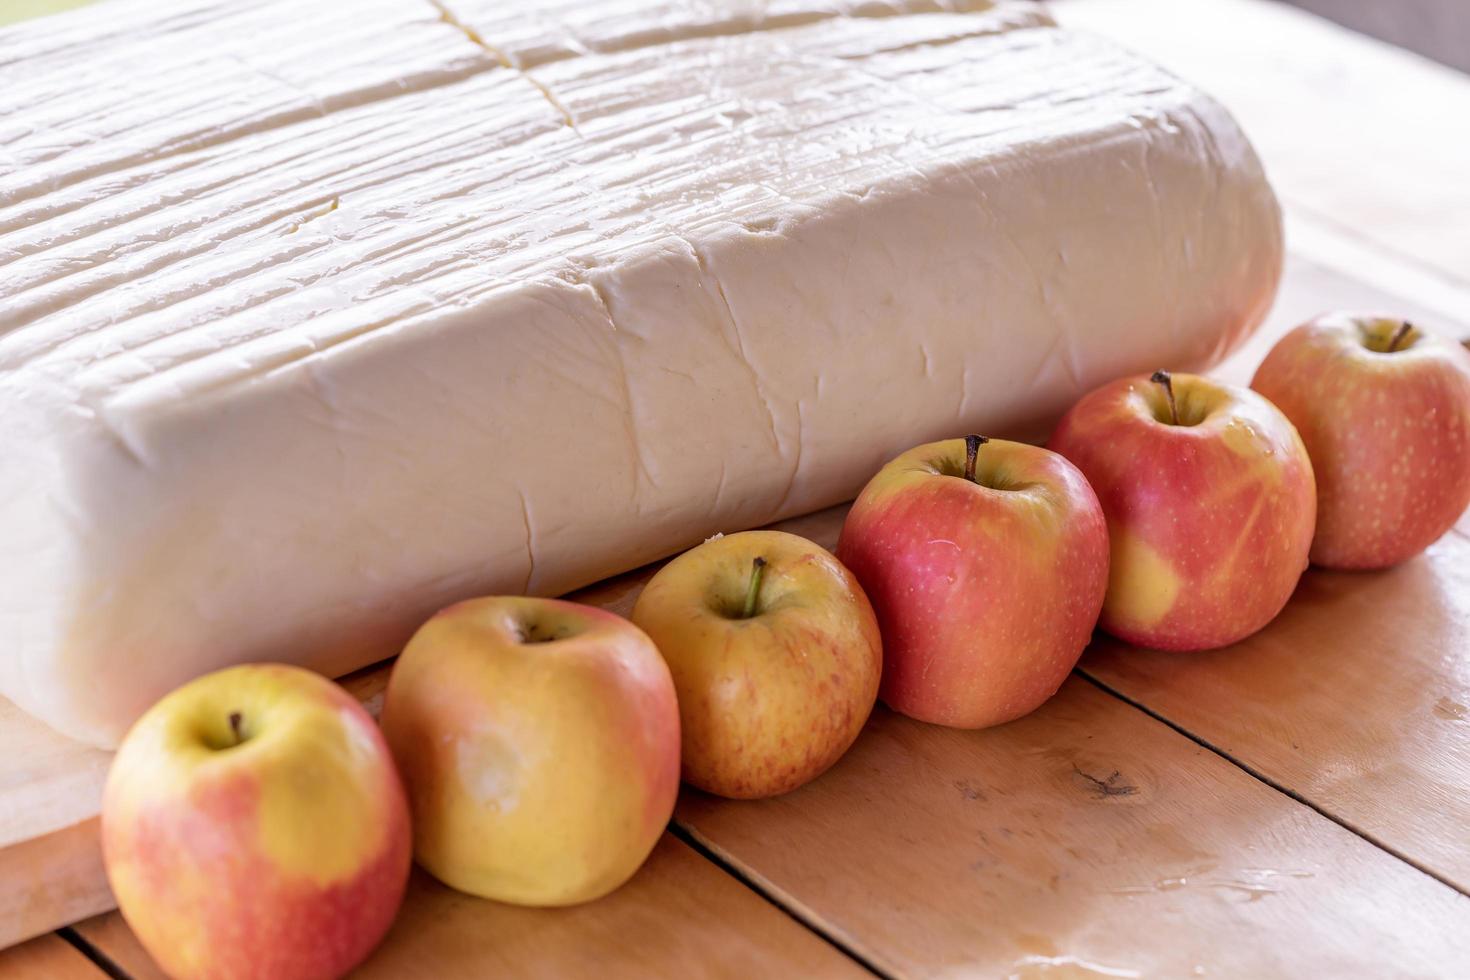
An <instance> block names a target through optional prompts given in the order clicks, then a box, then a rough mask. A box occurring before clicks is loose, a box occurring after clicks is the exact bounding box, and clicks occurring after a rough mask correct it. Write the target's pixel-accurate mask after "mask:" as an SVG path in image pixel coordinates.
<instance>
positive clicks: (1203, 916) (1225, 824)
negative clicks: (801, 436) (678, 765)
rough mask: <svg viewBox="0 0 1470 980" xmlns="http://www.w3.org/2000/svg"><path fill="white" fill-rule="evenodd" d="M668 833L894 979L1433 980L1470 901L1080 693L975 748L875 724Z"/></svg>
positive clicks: (1091, 693)
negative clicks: (798, 781) (733, 869)
mask: <svg viewBox="0 0 1470 980" xmlns="http://www.w3.org/2000/svg"><path fill="white" fill-rule="evenodd" d="M677 819H678V820H679V822H680V823H681V824H683V825H685V826H687V827H689V828H690V830H691V831H692V832H693V833H694V834H695V835H697V837H698V838H699V839H700V840H701V841H703V842H705V843H706V844H707V845H708V846H710V847H711V848H713V849H715V850H716V851H717V852H718V853H720V854H722V855H725V856H727V857H728V858H729V859H730V860H732V861H734V862H736V863H738V864H739V865H740V866H742V867H744V868H747V869H749V871H750V873H751V874H752V875H753V876H755V877H757V879H758V880H759V881H760V882H761V883H763V884H764V885H765V886H766V887H768V888H769V889H771V890H772V891H773V892H774V893H775V894H777V895H778V896H779V897H780V898H781V900H782V901H783V902H788V903H790V904H791V906H792V907H794V908H797V909H800V910H802V912H803V914H805V915H806V916H809V917H810V918H811V919H812V920H813V921H817V922H820V923H822V924H823V927H824V928H826V929H829V930H830V931H831V934H832V935H834V936H835V937H836V938H838V940H839V941H841V942H842V943H843V944H845V945H849V946H850V947H851V948H852V949H855V950H857V951H858V952H859V953H861V954H862V955H863V956H864V957H865V958H867V959H869V960H870V961H871V962H874V963H876V964H877V965H878V966H879V967H881V968H883V969H885V970H887V971H890V972H893V973H896V974H900V975H904V976H958V975H974V976H1040V975H1043V974H1050V973H1051V971H1053V970H1061V972H1063V973H1064V974H1065V973H1066V972H1067V971H1068V970H1069V969H1070V971H1071V972H1072V974H1073V975H1079V976H1080V975H1087V976H1096V975H1101V976H1113V977H1140V976H1149V977H1152V976H1167V977H1188V976H1227V977H1254V978H1265V977H1302V976H1331V977H1382V976H1453V975H1455V974H1456V973H1457V972H1458V971H1459V970H1461V969H1462V968H1463V965H1464V963H1465V959H1464V954H1465V951H1466V944H1465V938H1464V937H1465V936H1466V935H1467V934H1470V899H1467V898H1466V897H1465V896H1463V895H1460V894H1459V893H1457V892H1455V891H1454V890H1452V889H1450V888H1448V887H1446V886H1445V885H1443V884H1441V883H1439V882H1437V881H1435V880H1434V879H1432V878H1430V877H1428V876H1427V875H1424V874H1421V873H1420V872H1418V871H1416V870H1414V869H1413V868H1411V867H1409V866H1408V865H1406V864H1404V863H1402V862H1400V861H1398V860H1396V859H1394V858H1393V857H1391V856H1390V855H1388V854H1386V853H1385V852H1383V851H1381V850H1379V849H1378V848H1375V847H1373V846H1371V845H1370V844H1368V843H1366V842H1364V841H1363V840H1361V839H1360V838H1358V837H1355V836H1354V835H1353V834H1351V833H1349V832H1348V831H1346V830H1344V829H1342V828H1341V827H1339V826H1337V825H1336V824H1334V823H1332V822H1331V821H1329V820H1326V819H1324V818H1323V817H1321V816H1320V815H1318V814H1317V813H1315V812H1313V811H1312V810H1310V809H1309V808H1307V807H1305V806H1302V805H1300V804H1298V803H1295V802H1293V801H1292V800H1291V799H1290V798H1288V797H1286V796H1283V795H1282V794H1280V793H1278V792H1276V791H1275V790H1273V789H1271V788H1270V787H1268V786H1266V785H1265V784H1263V783H1261V782H1260V781H1258V780H1256V779H1254V778H1252V777H1251V776H1249V775H1248V774H1246V773H1244V772H1243V771H1241V770H1240V769H1239V768H1237V767H1235V766H1233V765H1231V764H1230V763H1229V762H1226V761H1225V760H1223V759H1221V758H1220V757H1219V756H1217V755H1215V754H1213V753H1211V752H1209V751H1208V750H1206V749H1204V748H1201V747H1200V746H1199V745H1197V744H1195V743H1194V742H1192V741H1191V740H1190V739H1188V738H1186V737H1185V736H1183V735H1180V734H1178V733H1176V732H1174V731H1172V730H1171V729H1169V728H1168V727H1166V726H1165V725H1163V724H1161V723H1160V722H1157V721H1155V720H1153V719H1152V718H1149V717H1148V716H1147V715H1145V714H1144V713H1142V712H1140V711H1138V710H1137V709H1134V708H1132V707H1130V706H1128V705H1126V704H1124V703H1122V702H1120V701H1118V700H1117V699H1116V698H1113V697H1111V696H1110V695H1108V694H1106V693H1104V692H1102V691H1101V690H1098V689H1097V688H1095V687H1093V686H1092V685H1090V684H1089V683H1087V682H1086V681H1084V680H1081V679H1079V678H1076V677H1074V678H1072V679H1071V680H1069V681H1068V682H1067V683H1066V684H1065V685H1064V686H1063V688H1062V691H1061V692H1060V693H1059V694H1058V695H1057V697H1055V698H1053V699H1052V700H1051V701H1049V702H1048V703H1047V704H1046V705H1044V706H1043V707H1042V708H1041V709H1040V710H1039V711H1037V712H1036V713H1034V714H1032V715H1030V716H1028V717H1026V718H1024V719H1022V720H1020V721H1017V722H1013V723H1012V724H1009V725H1005V726H1002V727H1000V728H995V729H990V730H988V731H982V732H960V731H952V730H947V729H943V728H938V727H934V726H929V725H923V724H920V723H918V722H913V721H910V720H908V719H905V718H901V717H899V716H897V715H894V714H891V713H889V712H887V711H886V710H881V709H880V711H879V712H878V713H877V714H876V715H875V716H874V718H873V719H872V721H871V722H870V723H869V726H868V729H867V731H866V732H865V733H864V734H863V736H862V737H861V738H860V739H859V740H858V742H857V744H856V745H855V746H854V748H853V750H852V751H851V752H850V753H849V754H848V755H847V756H846V757H845V758H844V759H843V760H842V761H841V762H839V763H838V764H837V766H836V767H835V768H834V769H832V770H831V771H829V772H828V773H827V774H826V775H825V776H824V777H822V778H821V779H819V780H817V781H816V782H814V783H812V784H810V785H808V786H806V787H804V788H802V789H800V790H797V791H796V792H795V793H792V794H790V795H789V796H786V797H782V798H778V799H775V800H768V801H762V802H757V803H737V802H730V801H723V800H717V799H714V798H712V797H706V796H702V795H697V794H693V793H689V794H686V796H685V797H684V799H683V800H682V801H681V804H680V807H679V809H678V811H677Z"/></svg>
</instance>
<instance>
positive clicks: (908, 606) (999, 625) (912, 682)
mask: <svg viewBox="0 0 1470 980" xmlns="http://www.w3.org/2000/svg"><path fill="white" fill-rule="evenodd" d="M837 555H838V557H839V558H841V559H842V561H843V562H844V563H846V564H847V566H848V567H849V568H851V569H852V571H853V574H855V575H856V576H857V578H858V581H859V582H861V583H862V585H863V588H864V589H865V590H866V591H867V593H868V598H869V599H871V600H872V602H873V607H874V609H875V610H876V611H877V614H878V623H879V625H880V626H881V628H882V632H883V648H884V661H883V686H882V695H881V696H882V698H883V700H884V701H885V702H886V703H887V704H888V705H889V706H890V707H892V708H894V709H895V710H897V711H900V712H902V713H904V714H906V715H909V716H910V717H913V718H918V719H920V720H921V721H929V722H935V723H937V724H941V725H949V726H952V727H956V728H983V727H986V726H988V725H998V724H1001V723H1002V722H1006V721H1010V720H1012V719H1014V718H1019V717H1020V716H1022V715H1024V714H1026V713H1028V712H1030V711H1032V710H1034V709H1035V708H1036V707H1037V706H1039V705H1040V704H1041V703H1042V702H1043V701H1045V700H1046V699H1047V698H1049V697H1051V696H1052V695H1053V694H1055V693H1056V691H1057V688H1058V687H1060V686H1061V683H1062V681H1063V680H1065V679H1066V676H1067V674H1068V672H1070V671H1071V669H1072V667H1073V666H1074V665H1075V664H1076V663H1077V658H1078V657H1080V656H1081V655H1082V650H1083V648H1084V647H1085V646H1086V645H1087V641H1088V639H1089V638H1090V637H1091V635H1092V628H1093V625H1094V624H1095V623H1096V622H1097V614H1098V608H1099V607H1100V606H1101V605H1102V600H1103V591H1104V589H1105V588H1106V586H1107V581H1108V538H1107V528H1106V525H1105V524H1104V521H1103V515H1102V511H1101V510H1100V509H1099V507H1098V502H1097V498H1096V497H1095V496H1094V495H1093V492H1092V489H1091V488H1090V487H1088V485H1087V481H1086V480H1085V479H1083V477H1082V474H1081V473H1079V472H1078V471H1077V469H1076V467H1074V466H1072V465H1071V464H1070V463H1068V462H1067V461H1066V460H1065V459H1063V458H1062V457H1060V456H1058V455H1057V454H1055V453H1051V452H1048V451H1046V450H1045V449H1040V448H1038V447H1036V446H1027V445H1023V444H1021V443H1015V442H1001V441H987V440H985V439H982V438H981V437H979V436H971V437H969V438H968V439H952V440H949V441H946V442H935V443H930V444H928V445H924V446H919V447H918V448H916V449H911V450H909V451H908V452H906V453H904V454H903V455H901V456H899V457H898V458H896V459H894V460H893V461H892V462H890V463H888V464H887V465H886V466H884V467H883V469H882V470H880V471H879V472H878V474H877V475H876V476H874V477H873V479H872V480H871V481H870V482H869V483H868V485H867V486H866V487H865V488H864V489H863V491H862V493H861V494H860V495H859V496H858V498H857V501H856V502H855V503H854V504H853V505H852V510H851V511H849V512H848V515H847V521H846V523H845V524H844V525H843V528H842V537H841V539H840V541H839V543H838V546H837Z"/></svg>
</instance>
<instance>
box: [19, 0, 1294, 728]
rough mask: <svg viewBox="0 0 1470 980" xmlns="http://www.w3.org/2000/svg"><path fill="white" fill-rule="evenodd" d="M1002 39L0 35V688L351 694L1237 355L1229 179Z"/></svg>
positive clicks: (853, 23)
mask: <svg viewBox="0 0 1470 980" xmlns="http://www.w3.org/2000/svg"><path fill="white" fill-rule="evenodd" d="M987 7H988V5H987V4H985V3H980V2H974V0H971V2H969V3H963V2H958V0H949V2H936V0H889V2H884V3H878V2H857V0H771V2H768V3H745V4H740V3H735V4H728V3H716V2H713V0H707V2H704V3H674V2H671V0H617V2H615V3H610V4H597V5H594V4H585V3H580V2H572V0H543V2H539V3H527V4H516V5H512V4H504V3H498V2H497V3H488V2H483V3H474V2H468V0H466V2H463V3H462V4H455V3H452V2H451V3H449V4H447V5H437V4H432V3H427V2H423V0H371V2H367V3H346V2H345V0H344V2H341V3H320V4H307V5H301V4H294V3H287V2H285V0H275V2H265V3H259V4H254V5H249V4H235V3H227V2H223V0H172V2H169V3H153V2H146V3H145V2H142V0H121V2H118V0H114V2H112V3H110V4H105V5H103V6H100V7H97V8H93V9H88V10H82V11H79V12H77V13H75V14H71V15H63V16H61V17H58V18H54V19H51V20H50V21H49V22H47V21H38V22H35V23H33V24H29V25H22V26H21V27H19V28H15V29H11V30H7V31H0V444H3V445H0V449H3V453H4V458H5V460H6V463H5V466H4V468H3V469H0V541H3V544H0V631H3V632H4V634H5V635H6V637H7V638H8V641H9V643H8V650H7V651H6V652H5V653H4V654H0V692H3V693H4V694H5V695H7V696H8V697H10V698H12V699H14V700H15V701H16V702H17V703H19V704H20V705H21V706H22V707H24V708H26V709H27V710H30V711H32V712H34V713H36V714H38V715H40V716H41V717H42V718H44V719H45V720H47V721H48V722H50V723H51V724H53V725H55V726H56V727H58V728H60V729H62V730H63V731H65V732H67V733H69V734H71V735H74V736H76V737H79V738H83V739H86V740H88V741H92V742H96V743H99V744H110V743H113V742H115V741H116V739H117V738H118V737H120V735H121V733H122V732H123V731H124V730H125V727H126V725H127V724H128V723H129V722H130V721H131V720H132V719H133V718H134V717H136V716H137V714H139V713H140V712H141V711H142V710H143V709H144V708H146V707H147V706H148V704H150V703H151V702H152V701H153V700H154V699H156V698H157V697H158V696H160V695H161V694H162V693H164V692H165V691H167V690H168V689H170V688H171V687H173V686H175V685H176V684H178V683H180V682H182V681H184V680H186V679H188V678H189V677H192V676H195V675H197V674H199V673H202V672H204V671H206V670H209V669H212V668H215V667H219V666H223V665H225V664H229V663H234V662H239V661H242V660H250V659H268V660H284V661H290V662H296V663H301V664H305V665H308V666H311V667H314V668H317V669H319V670H322V671H324V672H327V673H329V674H340V673H344V672H346V671H348V670H351V669H354V668H356V667H360V666H363V665H365V664H368V663H371V662H373V661H375V660H378V659H381V658H383V657H385V656H388V655H391V654H392V653H394V652H396V651H397V649H398V648H399V646H400V645H401V644H402V642H403V641H404V639H405V638H406V637H407V636H408V635H409V633H411V632H412V630H413V629H414V628H415V627H416V626H417V625H418V623H419V622H421V621H422V619H423V618H424V617H425V616H427V615H428V614H429V613H431V612H433V611H434V610H435V609H436V608H438V607H440V606H442V605H444V604H446V603H448V602H451V601H454V600H456V599H460V598H463V597H466V596H469V595H474V594H482V593H493V592H528V593H537V594H556V593H561V592H564V591H567V590H569V589H572V588H575V587H577V586H579V585H583V584H586V583H588V582H591V581H595V580H597V579H600V578H603V577H605V576H607V575H609V574H613V573H615V572H619V571H623V570H626V569H629V568H632V567H635V566H638V565H640V564H643V563H645V562H647V561H650V560H653V559H655V558H658V557H660V556H663V555H667V554H669V553H671V552H673V551H675V550H677V549H679V548H682V547H685V546H688V545H691V544H694V543H697V542H698V541H699V540H701V539H703V538H705V537H707V536H709V535H710V534H712V533H714V532H717V531H722V530H734V529H738V528H742V527H749V526H754V525H759V524H762V523H766V522H768V521H771V520H774V519H777V518H780V517H784V516H790V515H793V514H797V513H802V512H806V511H810V510H813V509H816V508H819V507H822V506H826V505H829V504H832V503H836V502H838V501H840V500H843V499H845V498H847V497H849V496H851V495H852V494H853V493H854V492H855V491H856V490H857V489H858V488H859V487H860V486H861V485H862V483H863V482H864V481H865V480H866V479H867V478H868V477H869V476H870V475H871V474H872V473H873V472H874V471H875V470H876V469H877V468H878V466H879V465H880V464H881V463H882V462H884V461H885V460H886V459H888V458H889V457H891V456H892V455H894V454H896V453H897V452H899V451H901V450H903V449H905V448H907V447H909V446H911V445H914V444H916V443H918V442H921V441H926V440H930V439H934V438H940V437H944V436H953V435H957V434H962V433H964V432H966V431H972V430H973V431H982V432H985V433H988V434H995V435H1004V434H1029V435H1036V434H1039V433H1043V432H1044V429H1045V426H1046V424H1047V423H1048V422H1049V421H1050V420H1052V419H1054V418H1055V417H1056V416H1057V415H1058V414H1060V412H1061V411H1062V410H1063V409H1065V408H1066V407H1067V405H1069V404H1070V402H1071V401H1073V400H1074V399H1075V398H1076V397H1077V396H1078V395H1080V394H1081V393H1082V392H1083V391H1085V390H1087V389H1088V388H1090V387H1091V386H1094V385H1096V384H1098V383H1100V382H1102V381H1105V380H1107V379H1109V378H1111V377H1113V376H1116V375H1118V374H1120V373H1124V372H1128V371H1137V370H1143V369H1150V368H1155V367H1170V368H1178V369H1183V368H1190V367H1201V366H1203V365H1206V364H1208V363H1210V362H1211V361H1212V360H1214V359H1216V358H1218V357H1220V356H1221V355H1222V354H1223V353H1224V352H1225V351H1226V350H1228V349H1229V348H1230V347H1231V346H1232V345H1233V344H1235V343H1236V342H1237V341H1239V340H1240V339H1241V338H1242V337H1243V336H1244V335H1245V333H1246V332H1248V331H1249V330H1250V329H1251V328H1252V327H1254V326H1255V324H1256V323H1257V322H1258V321H1259V320H1260V318H1261V316H1262V315H1263V314H1264V312H1265V309H1266V306H1267V305H1268V303H1269V301H1270V299H1271V297H1272V295H1273V293H1274V289H1275V286H1276V282H1277V278H1278V274H1279V269H1280V262H1281V233H1280V221H1279V214H1278V209H1277V206H1276V203H1275V200H1274V198H1273V196H1272V194H1271V191H1270V188H1269V187H1268V185H1267V183H1266V181H1265V179H1264V177H1263V175H1262V173H1261V169H1260V166H1259V164H1258V162H1257V160H1256V158H1255V156H1254V154H1253V153H1252V151H1251V149H1250V147H1249V145H1248V144H1247V142H1246V141H1245V139H1244V138H1243V137H1242V135H1241V134H1240V132H1239V130H1238V129H1237V128H1236V127H1235V125H1234V124H1233V122H1232V121H1231V120H1230V119H1229V117H1228V116H1227V115H1226V114H1225V113H1224V112H1223V111H1222V110H1221V109H1220V108H1219V107H1218V106H1217V105H1216V104H1215V103H1213V102H1212V101H1210V100H1209V99H1207V98H1205V97H1204V96H1202V95H1200V94H1199V93H1198V92H1195V91H1193V90H1191V89H1190V88H1188V87H1187V86H1184V85H1183V84H1181V83H1180V82H1179V81H1177V80H1176V79H1174V78H1173V77H1172V76H1169V75H1167V74H1166V73H1164V72H1162V71H1161V70H1159V69H1157V68H1154V67H1153V66H1151V65H1150V64H1148V63H1146V62H1144V61H1142V60H1140V59H1138V58H1137V57H1135V56H1133V55H1131V54H1129V53H1127V52H1126V51H1123V50H1121V49H1119V48H1117V47H1115V46H1113V45H1111V44H1108V43H1105V42H1103V41H1101V40H1098V39H1096V38H1093V37H1090V36H1085V35H1078V34H1073V33H1070V32H1064V31H1060V30H1057V29H1055V28H1054V27H1051V26H1049V22H1048V21H1047V19H1046V17H1045V15H1044V14H1043V13H1042V12H1041V11H1040V9H1039V8H1038V7H1036V6H1035V5H1032V4H1007V5H1003V6H1001V7H998V8H996V9H984V8H987ZM975 8H980V9H975ZM509 11H515V13H514V14H513V15H512V14H510V13H508V12H509ZM497 12H498V13H497ZM104 14H106V16H103V15H104Z"/></svg>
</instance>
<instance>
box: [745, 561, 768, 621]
mask: <svg viewBox="0 0 1470 980" xmlns="http://www.w3.org/2000/svg"><path fill="white" fill-rule="evenodd" d="M765 576H766V560H765V559H764V558H757V559H756V560H755V561H754V562H752V563H751V570H750V588H748V589H746V590H745V607H744V608H743V609H741V611H740V618H741V619H749V618H750V617H752V616H754V615H755V606H756V602H757V601H759V599H760V594H761V579H763V578H765Z"/></svg>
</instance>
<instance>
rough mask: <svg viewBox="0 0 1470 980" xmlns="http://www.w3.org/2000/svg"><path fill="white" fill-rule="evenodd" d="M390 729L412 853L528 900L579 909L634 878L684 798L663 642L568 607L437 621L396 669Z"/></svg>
mask: <svg viewBox="0 0 1470 980" xmlns="http://www.w3.org/2000/svg"><path fill="white" fill-rule="evenodd" d="M383 733H384V735H386V736H387V739H388V745H389V746H390V747H391V748H392V750H393V755H394V757H395V758H397V760H398V764H399V767H400V768H401V770H402V771H403V774H404V782H405V783H406V784H407V787H408V796H409V802H410V805H411V807H412V809H413V817H414V851H415V854H416V856H417V857H418V860H419V863H420V864H422V865H423V866H424V868H426V869H427V870H428V871H429V872H430V873H431V874H433V875H434V876H435V877H436V878H438V879H439V880H440V881H443V882H444V883H445V884H447V885H450V886H452V887H454V888H457V889H459V890H460V891H463V892H468V893H470V894H472V895H479V896H482V897H485V898H493V899H498V900H500V901H503V902H513V903H516V904H518V905H572V904H575V903H578V902H585V901H590V900H591V899H594V898H599V897H601V896H602V895H605V894H607V893H608V892H610V891H612V890H613V889H615V888H617V887H618V886H619V885H621V884H622V883H623V882H625V881H627V880H628V879H629V878H630V877H632V875H633V873H634V872H635V871H637V870H638V868H639V866H640V865H642V864H643V861H644V859H645V858H647V857H648V854H649V852H650V851H651V850H653V846H654V844H655V843H657V842H658V839H659V836H660V835H661V834H662V833H663V832H664V828H665V826H666V825H667V824H668V822H669V817H670V816H671V815H672V813H673V810H674V797H675V795H676V794H677V793H678V789H679V709H678V705H677V704H676V703H675V700H674V684H673V681H672V680H670V678H669V670H668V668H667V667H665V666H664V661H663V658H662V657H660V656H659V653H658V650H657V649H655V648H654V645H653V642H652V641H651V640H649V639H648V637H647V636H645V635H644V634H643V631H642V630H640V629H638V627H636V626H634V625H633V624H632V623H630V622H628V621H627V620H626V619H623V618H621V617H619V616H616V615H614V614H613V613H610V612H604V611H602V610H600V609H593V608H591V607H589V606H583V605H578V604H577V603H573V602H565V601H560V600H556V599H532V598H523V597H519V596H511V597H499V598H484V599H472V600H469V601H466V602H461V603H458V604H457V605H453V606H450V607H449V608H448V609H445V610H443V611H442V612H440V613H438V614H437V615H436V616H434V617H433V618H432V619H430V620H429V621H428V622H427V623H425V624H424V626H423V627H422V628H420V629H419V631H418V632H417V633H416V634H415V635H414V637H413V639H412V640H410V641H409V644H408V646H407V648H406V649H405V650H404V651H403V654H402V656H400V657H399V658H398V662H397V663H396V664H395V665H394V667H393V673H392V675H391V677H390V678H389V681H388V690H387V694H386V695H385V697H384V702H383Z"/></svg>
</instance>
